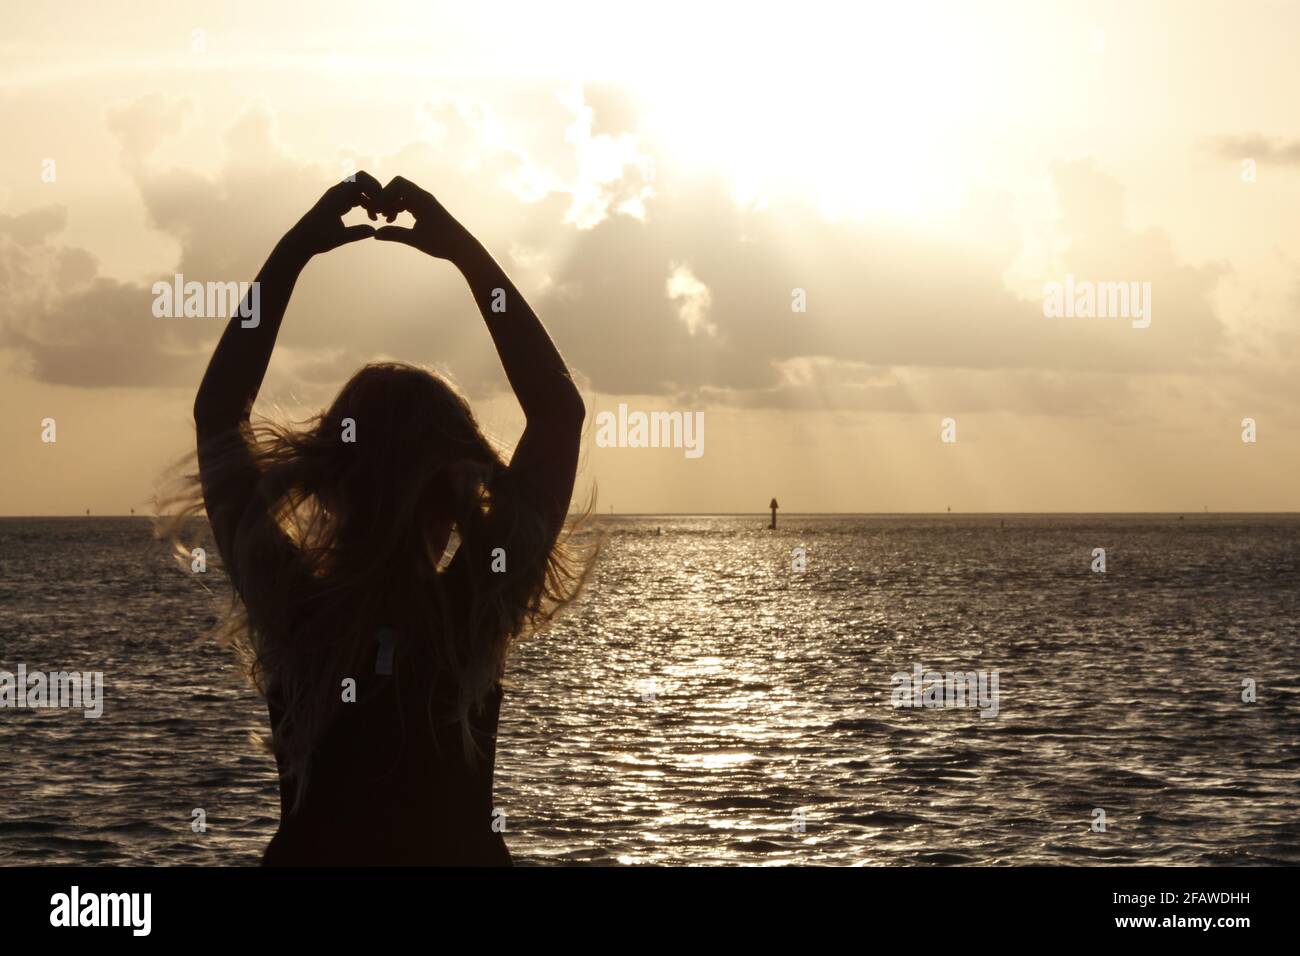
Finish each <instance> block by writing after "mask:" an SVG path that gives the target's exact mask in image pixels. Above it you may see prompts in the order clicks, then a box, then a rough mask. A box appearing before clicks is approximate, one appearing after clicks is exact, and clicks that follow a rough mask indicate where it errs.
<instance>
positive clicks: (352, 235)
mask: <svg viewBox="0 0 1300 956" xmlns="http://www.w3.org/2000/svg"><path fill="white" fill-rule="evenodd" d="M374 234H375V227H374V226H367V225H364V224H363V225H360V226H344V227H343V241H342V242H340V243H339V245H343V244H345V243H349V242H356V241H357V240H358V239H369V238H370V237H371V236H373V235H374Z"/></svg>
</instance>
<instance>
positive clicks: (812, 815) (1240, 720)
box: [0, 515, 1300, 865]
mask: <svg viewBox="0 0 1300 956" xmlns="http://www.w3.org/2000/svg"><path fill="white" fill-rule="evenodd" d="M765 523H766V519H765V518H763V517H759V516H754V517H732V516H727V517H689V518H687V517H678V516H671V517H669V516H665V517H637V518H617V517H601V518H599V519H596V522H595V525H596V526H597V527H598V528H599V529H600V530H601V532H602V533H603V534H604V536H605V544H604V550H603V553H602V555H601V558H600V562H599V564H598V567H597V571H596V573H595V576H594V578H593V580H592V582H591V584H590V587H589V588H588V591H587V593H586V595H585V596H584V597H583V599H582V600H581V601H580V603H578V604H577V605H576V606H574V607H573V608H572V609H571V610H570V612H569V613H568V615H567V616H566V617H564V618H563V619H562V620H561V621H560V622H559V623H558V624H557V625H556V626H555V627H554V628H553V629H551V630H550V631H549V632H547V633H545V634H543V635H541V636H538V637H536V638H534V639H533V640H531V641H530V642H528V643H526V644H525V645H524V646H523V647H522V648H521V649H520V651H519V652H518V653H517V654H516V656H515V658H514V660H513V662H512V665H511V667H510V674H509V676H510V681H511V686H510V688H509V689H508V691H507V695H506V699H505V703H504V705H503V708H502V718H501V728H500V737H499V744H498V764H497V778H496V800H495V802H496V805H497V807H498V808H499V809H500V810H501V811H502V812H503V813H504V814H505V817H506V837H507V842H508V844H509V846H510V848H511V851H512V853H513V854H514V856H515V859H516V861H517V862H518V863H520V864H553V863H602V864H615V863H627V864H638V863H670V864H702V863H710V864H717V863H721V864H830V865H854V864H866V865H876V864H904V865H906V864H1033V863H1039V864H1043V863H1045V864H1129V863H1138V864H1142V863H1171V864H1230V865H1247V864H1297V863H1300V786H1298V785H1300V664H1297V653H1296V652H1297V637H1296V622H1297V619H1298V616H1300V519H1297V518H1295V517H1291V516H1280V517H1268V516H1214V515H1189V516H1187V517H1186V518H1185V519H1179V518H1178V517H1177V516H1172V515H1158V516H1111V517H1107V516H1075V517H1058V516H1052V517H1048V516H1017V515H1007V516H977V517H972V516H958V515H951V516H948V515H945V516H933V517H887V516H882V517H864V516H832V517H821V516H819V517H800V516H792V517H783V519H782V522H781V525H782V526H781V528H780V529H779V530H777V531H774V532H773V531H768V530H766V529H765V527H764V525H765ZM800 547H801V548H803V549H804V554H805V559H806V568H805V569H804V570H803V571H794V570H792V552H793V549H795V548H800ZM1094 548H1105V549H1106V565H1107V566H1106V571H1105V573H1094V572H1093V571H1092V570H1091V565H1092V562H1093V556H1092V551H1093V549H1094ZM211 577H212V578H213V580H212V581H211V583H212V584H214V585H218V586H219V584H220V578H219V575H215V574H214V575H212V576H211ZM218 591H219V587H218ZM220 606H221V601H220V600H219V599H218V598H217V597H215V596H213V595H210V594H207V593H205V592H204V591H203V590H202V589H201V588H199V587H197V586H196V584H195V582H194V581H193V580H192V579H191V578H190V577H189V576H188V575H186V574H185V573H183V572H181V571H178V570H177V569H176V568H175V567H174V566H172V565H171V564H170V562H169V559H168V557H167V556H166V554H165V551H164V549H163V547H162V546H161V545H159V544H158V543H156V542H155V541H154V540H153V539H152V537H151V533H150V528H149V524H148V522H147V520H144V519H126V518H117V519H114V518H104V519H95V518H87V519H80V518H78V519H0V670H10V671H13V670H15V669H16V667H17V665H18V664H19V663H25V664H26V665H27V667H28V668H29V669H31V670H44V671H55V670H85V671H103V672H104V679H105V684H106V690H105V711H104V715H103V716H102V717H101V718H99V719H86V718H84V717H83V716H82V715H81V714H80V713H79V712H75V711H67V710H46V711H37V710H27V709H0V863H3V864H17V863H80V864H128V863H137V864H205V863H213V864H254V863H256V862H257V861H258V860H259V858H260V854H261V852H262V850H263V848H264V847H265V845H266V843H267V841H268V840H269V839H270V837H271V834H272V833H273V832H274V830H275V827H276V823H277V814H278V799H277V791H276V780H275V772H274V764H273V761H272V760H271V758H270V757H269V756H268V755H267V754H265V753H264V752H262V751H261V750H260V749H259V748H258V746H257V745H256V744H254V743H253V742H252V741H251V739H250V735H251V734H252V733H253V732H255V731H264V730H266V728H267V721H266V715H265V710H264V708H263V706H262V703H261V701H260V699H259V698H258V697H257V696H256V695H255V694H254V693H253V692H251V691H250V690H249V689H248V688H247V687H245V686H244V685H243V684H242V682H241V678H240V677H239V676H238V673H237V670H236V668H235V667H234V665H233V662H232V661H231V659H230V657H229V655H228V653H227V652H226V651H225V650H223V649H222V648H220V647H218V646H216V645H215V644H213V643H211V642H205V641H202V640H200V638H201V637H202V635H203V633H204V632H205V629H206V628H207V626H208V625H209V624H210V623H211V622H212V621H213V620H214V618H215V615H216V614H217V613H218V611H219V609H220ZM917 665H919V666H920V667H921V668H922V669H923V670H924V671H931V670H933V671H939V672H946V671H963V672H965V671H985V672H989V673H990V674H991V673H992V672H994V671H996V672H997V675H998V681H999V684H998V687H999V690H998V699H997V702H998V707H997V713H996V716H988V717H985V716H981V713H980V711H979V710H978V709H976V708H972V707H942V708H930V707H922V708H903V707H895V706H893V701H892V698H891V690H892V688H893V686H894V681H893V679H892V677H893V675H894V674H896V673H898V672H908V673H910V672H912V670H913V668H914V667H915V666H917ZM1244 681H1253V682H1255V683H1254V686H1255V693H1256V698H1257V699H1256V700H1255V701H1254V702H1245V701H1243V699H1242V695H1243V687H1244V684H1243V682H1244ZM195 808H202V809H203V810H204V811H205V813H206V817H207V827H208V828H207V832H206V833H194V832H193V831H192V829H191V820H192V816H191V814H192V811H193V810H194V809H195ZM1098 810H1101V811H1104V813H1105V820H1106V828H1105V831H1104V832H1100V831H1099V830H1097V829H1096V825H1097V824H1096V821H1097V820H1098V817H1097V811H1098Z"/></svg>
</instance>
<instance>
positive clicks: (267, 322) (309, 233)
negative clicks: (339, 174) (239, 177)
mask: <svg viewBox="0 0 1300 956" xmlns="http://www.w3.org/2000/svg"><path fill="white" fill-rule="evenodd" d="M355 180H356V181H355V182H341V183H339V184H337V185H335V186H332V187H330V189H328V190H327V191H326V193H325V195H324V196H322V197H321V198H320V200H319V201H318V202H317V203H316V205H315V206H313V207H312V208H311V210H310V211H309V212H308V213H307V215H305V216H303V217H302V219H300V220H299V221H298V223H297V225H295V226H294V227H293V228H292V229H290V230H289V231H288V232H287V233H285V235H284V238H283V239H281V240H280V241H279V242H278V243H276V246H275V248H274V249H273V250H271V254H270V256H268V257H267V260H266V263H265V264H264V265H263V266H262V271H261V272H259V273H258V274H257V279H256V280H255V282H254V289H255V290H256V291H253V290H250V291H249V297H250V298H247V299H245V301H244V302H243V303H241V306H240V309H239V311H238V312H236V313H235V314H234V315H233V316H231V318H230V322H229V324H228V325H227V326H226V330H225V332H224V333H223V334H222V336H221V341H220V342H218V343H217V349H216V351H215V352H213V353H212V360H211V361H210V362H209V363H208V370H207V372H206V373H205V374H204V376H203V382H202V383H201V384H200V385H199V392H198V395H197V396H196V397H195V399H194V420H195V423H196V424H197V425H198V428H199V441H200V443H202V441H203V438H204V436H205V433H206V434H208V435H212V434H215V433H218V432H220V431H224V430H225V429H228V428H235V427H237V426H238V425H239V424H240V423H241V422H244V421H247V420H248V415H249V412H250V411H251V410H252V407H253V402H254V401H255V400H256V398H257V393H258V391H259V390H260V389H261V387H262V379H263V378H264V377H265V376H266V368H267V366H268V365H269V364H270V362H271V352H272V351H273V350H274V348H275V340H276V336H278V335H279V332H280V322H281V320H282V319H283V318H284V310H285V309H286V308H288V305H289V297H290V296H291V295H292V294H293V287H294V285H295V284H296V283H297V281H298V276H299V274H300V273H301V272H302V270H303V268H304V267H305V266H306V265H307V263H308V262H309V261H310V260H311V257H312V256H314V255H317V254H318V253H322V252H328V251H330V250H331V249H337V248H338V247H339V246H341V245H343V244H345V243H348V242H356V241H357V240H358V239H365V238H368V237H369V236H373V235H374V234H375V229H374V227H373V226H367V225H360V226H344V225H343V222H342V217H343V215H345V214H346V213H347V212H348V211H350V210H351V209H353V208H355V207H357V206H363V207H365V209H366V211H367V212H369V213H370V218H372V219H373V218H375V208H374V206H375V202H376V200H377V199H378V196H379V192H380V186H379V181H378V180H376V179H375V178H374V177H373V176H371V175H370V174H369V173H364V172H362V173H357V174H356V177H355Z"/></svg>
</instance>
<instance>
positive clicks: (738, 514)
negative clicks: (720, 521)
mask: <svg viewBox="0 0 1300 956" xmlns="http://www.w3.org/2000/svg"><path fill="white" fill-rule="evenodd" d="M778 511H779V513H780V514H781V515H782V516H784V517H787V518H795V517H813V518H816V517H863V518H872V517H886V518H887V517H899V516H906V517H930V516H935V517H952V516H959V517H960V516H966V517H970V516H984V517H997V516H1009V515H1022V516H1031V517H1032V516H1050V515H1189V514H1191V515H1202V516H1205V515H1300V510H1292V511H1231V510H1230V511H1195V510H1184V511H780V509H778ZM770 513H771V509H770V508H769V509H765V510H763V511H592V512H591V513H590V515H589V517H592V518H744V517H753V518H766V517H768V516H769V515H770ZM579 514H580V513H579V512H572V511H571V512H569V517H576V516H578V515H579ZM158 517H167V516H165V515H155V514H122V513H107V512H106V513H102V514H96V513H89V514H86V513H76V514H4V515H0V521H6V520H12V519H20V518H141V519H145V518H158ZM196 517H198V516H197V515H196Z"/></svg>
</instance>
